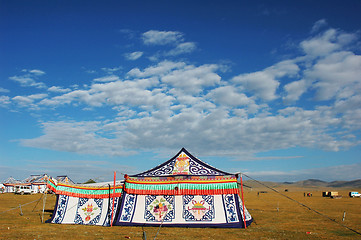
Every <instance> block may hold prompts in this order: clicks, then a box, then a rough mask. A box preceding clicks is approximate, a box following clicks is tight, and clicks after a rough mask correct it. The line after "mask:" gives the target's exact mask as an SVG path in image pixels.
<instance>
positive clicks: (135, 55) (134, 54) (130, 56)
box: [124, 52, 143, 61]
mask: <svg viewBox="0 0 361 240" xmlns="http://www.w3.org/2000/svg"><path fill="white" fill-rule="evenodd" d="M141 56H143V52H132V53H126V54H124V57H125V58H126V59H128V60H132V61H134V60H137V59H138V58H140V57H141Z"/></svg>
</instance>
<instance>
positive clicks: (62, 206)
mask: <svg viewBox="0 0 361 240" xmlns="http://www.w3.org/2000/svg"><path fill="white" fill-rule="evenodd" d="M68 202H69V196H65V195H59V198H58V205H57V209H56V212H55V216H54V219H53V221H52V222H53V223H62V222H63V219H64V216H65V213H66V208H67V206H68Z"/></svg>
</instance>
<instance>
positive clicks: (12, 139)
mask: <svg viewBox="0 0 361 240" xmlns="http://www.w3.org/2000/svg"><path fill="white" fill-rule="evenodd" d="M360 12H361V3H360V2H359V1H356V0H355V1H349V0H346V1H345V0H343V1H226V0H222V1H16V0H15V1H3V0H0V79H1V81H0V180H4V179H6V178H8V177H9V176H13V177H15V178H18V179H22V178H25V177H27V176H28V175H30V174H42V173H48V174H49V175H52V176H56V175H63V174H67V175H68V176H70V178H72V179H74V180H75V181H76V182H81V181H84V180H87V179H89V178H93V179H94V178H95V179H96V180H98V181H107V180H110V179H112V174H113V171H114V170H116V171H117V172H118V173H119V177H121V173H129V174H133V173H137V172H141V171H144V170H147V169H150V168H152V167H154V166H156V165H158V164H160V163H162V162H163V161H165V160H168V159H169V158H171V157H173V156H174V155H175V154H176V153H177V152H178V151H179V150H180V149H181V148H182V147H185V148H186V149H187V150H188V151H190V152H191V153H192V154H193V155H195V156H197V157H198V158H200V159H201V160H203V161H206V162H208V163H209V164H211V165H213V166H215V167H217V168H220V169H222V170H225V171H230V172H244V173H246V174H248V175H250V176H252V177H254V178H256V179H260V180H270V181H297V180H304V179H308V178H317V179H321V180H326V181H333V180H353V179H359V178H361V161H360V156H361V146H360V144H361V138H360V137H361V135H360V129H361V55H360V50H361V41H360V40H361V38H360V37H361V35H360V31H361V17H360V15H359V13H360Z"/></svg>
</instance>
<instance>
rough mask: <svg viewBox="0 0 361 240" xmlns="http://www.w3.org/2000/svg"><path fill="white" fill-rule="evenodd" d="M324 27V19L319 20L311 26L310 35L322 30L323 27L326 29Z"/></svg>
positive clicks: (325, 24)
mask: <svg viewBox="0 0 361 240" xmlns="http://www.w3.org/2000/svg"><path fill="white" fill-rule="evenodd" d="M326 26H327V21H326V19H320V20H318V21H316V22H315V24H313V26H312V30H311V33H315V32H318V31H319V30H320V29H322V28H323V27H326Z"/></svg>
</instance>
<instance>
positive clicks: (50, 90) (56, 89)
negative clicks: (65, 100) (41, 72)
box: [48, 86, 71, 93]
mask: <svg viewBox="0 0 361 240" xmlns="http://www.w3.org/2000/svg"><path fill="white" fill-rule="evenodd" d="M48 91H49V92H56V93H65V92H69V91H71V90H70V88H62V87H58V86H52V87H50V88H48Z"/></svg>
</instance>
